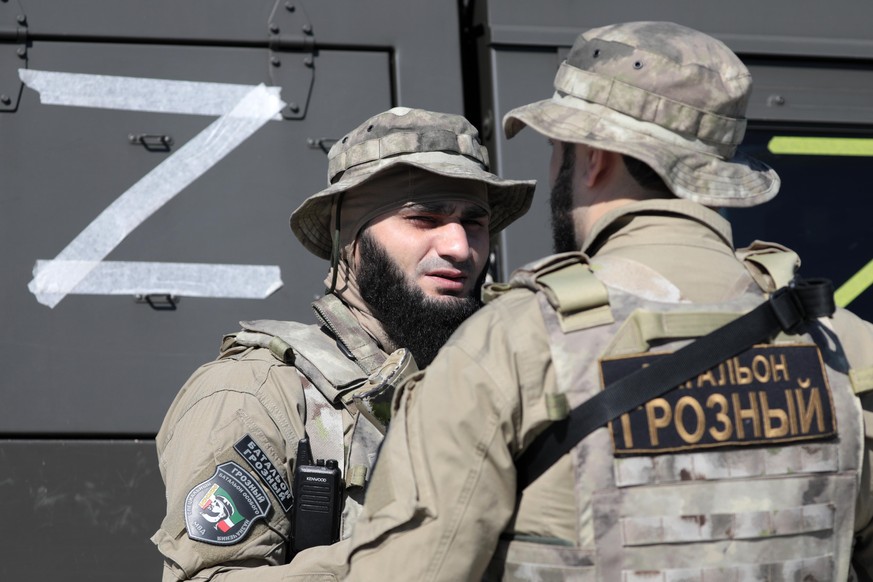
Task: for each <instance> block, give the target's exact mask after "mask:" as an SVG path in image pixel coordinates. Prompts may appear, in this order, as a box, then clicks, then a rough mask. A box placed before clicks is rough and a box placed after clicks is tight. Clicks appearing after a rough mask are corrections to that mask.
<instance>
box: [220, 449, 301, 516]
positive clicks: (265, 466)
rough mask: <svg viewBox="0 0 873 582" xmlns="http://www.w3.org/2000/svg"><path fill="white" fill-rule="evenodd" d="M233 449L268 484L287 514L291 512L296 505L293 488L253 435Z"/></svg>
mask: <svg viewBox="0 0 873 582" xmlns="http://www.w3.org/2000/svg"><path fill="white" fill-rule="evenodd" d="M233 448H234V449H235V450H236V452H238V453H239V454H240V456H242V458H243V459H245V462H246V463H248V464H249V467H251V468H252V470H253V471H254V472H255V473H256V474H257V475H258V476H259V477H260V478H261V480H262V481H263V482H264V483H266V484H267V487H269V488H270V491H272V492H273V495H275V496H276V499H278V500H279V503H280V504H281V505H282V509H284V510H285V513H288V512H289V511H291V506H292V505H293V504H294V498H293V496H292V494H291V487H289V486H288V482H287V481H286V480H285V479H284V478H283V477H282V473H281V472H280V471H279V469H278V467H276V465H275V464H273V462H272V461H271V460H270V459H269V457H267V455H266V453H264V451H263V449H261V447H260V446H258V443H256V442H255V439H253V438H252V437H251V435H248V434H247V435H246V436H244V437H243V438H241V439H240V440H239V441H237V443H236V444H235V445H233Z"/></svg>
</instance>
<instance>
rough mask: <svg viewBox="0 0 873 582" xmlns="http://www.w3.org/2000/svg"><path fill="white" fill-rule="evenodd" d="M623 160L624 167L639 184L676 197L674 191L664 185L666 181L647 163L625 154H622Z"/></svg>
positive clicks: (647, 188)
mask: <svg viewBox="0 0 873 582" xmlns="http://www.w3.org/2000/svg"><path fill="white" fill-rule="evenodd" d="M621 159H622V160H623V161H624V167H625V168H627V171H628V173H629V174H630V175H631V177H632V178H633V179H634V180H636V182H637V184H639V185H640V186H642V187H643V188H645V189H646V190H653V191H655V192H659V193H661V194H669V195H670V196H675V194H674V193H673V191H672V190H670V188H668V187H667V184H665V183H664V179H663V178H661V176H659V175H658V173H657V172H656V171H655V170H653V169H652V167H651V166H649V165H648V164H647V163H645V162H643V161H640V160H638V159H636V158H632V157H631V156H627V155H624V154H622V156H621Z"/></svg>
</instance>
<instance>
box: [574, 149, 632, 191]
mask: <svg viewBox="0 0 873 582" xmlns="http://www.w3.org/2000/svg"><path fill="white" fill-rule="evenodd" d="M579 150H581V151H579ZM576 153H577V155H579V154H580V153H581V154H582V155H583V156H584V157H585V167H586V172H585V185H586V186H587V187H588V188H589V189H590V188H594V187H595V186H597V185H599V184H600V183H601V182H602V181H603V179H604V178H605V177H606V176H608V175H609V174H610V173H611V172H612V171H614V169H615V164H616V163H617V162H620V161H621V155H620V154H617V153H615V152H609V151H606V150H601V149H597V148H593V147H587V148H579V149H577V152H576Z"/></svg>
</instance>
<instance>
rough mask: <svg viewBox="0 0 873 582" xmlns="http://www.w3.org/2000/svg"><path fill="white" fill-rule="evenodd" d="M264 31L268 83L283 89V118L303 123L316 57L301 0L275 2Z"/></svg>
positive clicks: (313, 38) (313, 37)
mask: <svg viewBox="0 0 873 582" xmlns="http://www.w3.org/2000/svg"><path fill="white" fill-rule="evenodd" d="M267 30H268V31H269V44H268V46H269V64H268V67H269V69H270V73H269V75H270V80H271V82H272V83H273V85H275V86H277V87H281V88H282V100H283V101H285V103H287V105H286V106H285V107H284V108H283V109H282V111H281V114H282V117H284V118H285V119H303V118H304V117H306V109H307V107H308V106H309V96H310V95H311V94H312V82H313V80H314V79H315V55H316V54H317V53H316V49H315V32H314V31H313V30H312V23H311V22H309V18H307V16H306V11H305V10H304V8H303V2H302V0H277V2H276V4H275V6H273V11H272V12H271V14H270V20H269V22H268V23H267Z"/></svg>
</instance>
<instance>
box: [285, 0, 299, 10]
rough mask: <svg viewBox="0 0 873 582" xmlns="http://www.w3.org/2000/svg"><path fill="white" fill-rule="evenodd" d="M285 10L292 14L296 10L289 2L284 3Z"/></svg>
mask: <svg viewBox="0 0 873 582" xmlns="http://www.w3.org/2000/svg"><path fill="white" fill-rule="evenodd" d="M285 10H287V11H288V12H294V11H295V10H297V7H296V6H294V5H293V4H291V3H290V2H286V3H285Z"/></svg>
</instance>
